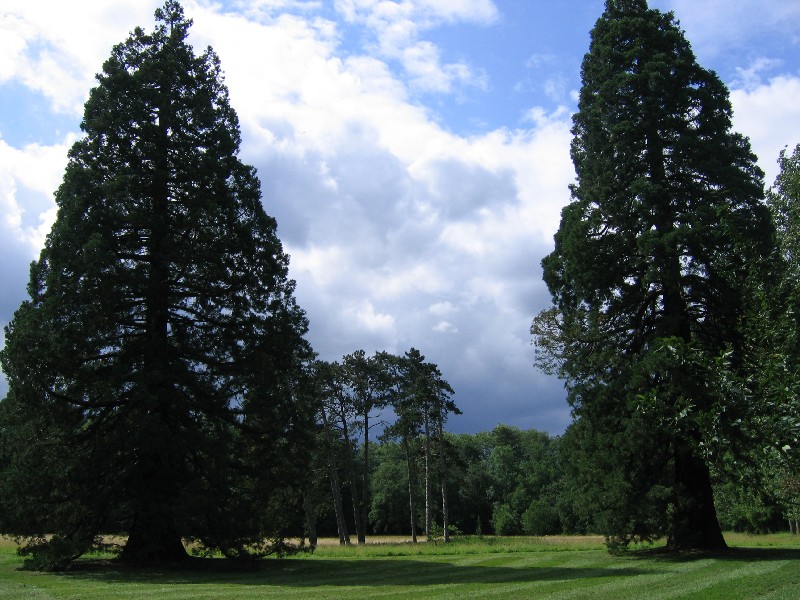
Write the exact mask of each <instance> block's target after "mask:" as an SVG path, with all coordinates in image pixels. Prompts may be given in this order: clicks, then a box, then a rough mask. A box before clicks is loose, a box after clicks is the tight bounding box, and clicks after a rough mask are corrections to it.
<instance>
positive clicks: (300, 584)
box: [59, 559, 658, 588]
mask: <svg viewBox="0 0 800 600" xmlns="http://www.w3.org/2000/svg"><path fill="white" fill-rule="evenodd" d="M200 560H203V559H194V560H192V561H190V564H189V565H188V566H187V565H183V566H178V567H174V568H170V569H159V568H157V567H128V566H123V565H120V564H119V563H114V562H113V561H112V562H106V563H97V562H96V563H92V562H86V563H84V564H82V565H81V564H79V565H76V566H75V568H73V569H72V570H70V571H67V572H62V573H60V574H59V575H60V576H62V577H65V578H72V579H76V580H91V581H96V582H106V583H152V584H183V585H199V584H225V585H237V584H238V585H270V586H283V587H295V588H313V587H321V586H334V587H362V586H367V587H380V586H409V587H414V586H431V585H445V584H453V583H459V584H462V583H467V584H469V583H515V582H518V583H530V582H536V581H542V582H547V581H570V580H576V579H589V578H600V577H609V578H612V577H613V578H619V577H636V576H641V575H648V574H654V573H657V572H658V571H655V570H649V569H643V568H629V567H617V568H603V567H598V568H592V567H541V566H527V567H503V566H478V565H465V566H461V565H453V564H450V563H446V562H428V561H419V560H397V559H383V560H375V559H355V560H348V559H344V560H340V559H324V560H280V559H274V560H273V559H269V560H264V561H260V562H258V563H256V564H255V565H251V566H249V567H248V568H243V567H242V566H236V565H231V564H230V563H226V561H224V560H222V559H205V561H204V562H199V561H200Z"/></svg>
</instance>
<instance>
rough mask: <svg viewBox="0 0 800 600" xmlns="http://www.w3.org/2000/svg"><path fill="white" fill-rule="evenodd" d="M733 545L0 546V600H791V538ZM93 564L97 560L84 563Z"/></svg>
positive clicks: (798, 575) (575, 541) (496, 541)
mask: <svg viewBox="0 0 800 600" xmlns="http://www.w3.org/2000/svg"><path fill="white" fill-rule="evenodd" d="M726 539H727V540H728V543H729V544H730V545H731V546H732V547H733V548H732V550H730V551H729V552H726V553H720V554H707V555H706V554H698V555H692V556H679V557H676V556H671V555H666V554H660V553H658V552H655V551H647V550H644V551H637V552H631V553H629V554H627V555H625V556H611V555H609V554H608V553H607V552H606V550H605V549H604V547H603V545H602V540H600V539H599V538H570V537H559V538H491V537H487V538H482V539H477V538H468V539H459V540H456V541H455V542H454V543H452V544H450V545H444V544H418V545H417V546H413V545H411V544H392V543H381V544H371V545H368V546H366V547H361V548H358V547H356V548H339V547H338V546H328V545H326V546H320V547H319V548H318V549H317V551H316V552H315V553H314V554H313V555H304V556H300V557H294V558H287V559H267V560H264V561H262V562H260V563H259V566H258V568H256V569H252V570H247V571H244V570H237V569H233V568H231V566H230V564H229V563H227V562H226V561H223V560H213V561H204V562H203V561H200V563H201V564H200V566H197V565H195V568H194V569H193V570H184V571H164V570H160V569H155V568H147V569H131V568H125V569H121V568H119V567H118V566H117V565H114V564H113V563H106V564H98V563H97V562H94V563H89V564H86V563H79V564H78V565H77V567H76V568H75V569H74V570H72V571H69V572H65V573H35V572H28V571H20V570H18V567H19V566H20V564H21V560H20V559H19V558H18V557H17V555H16V553H15V551H14V548H13V546H12V545H11V544H8V543H6V544H0V598H3V599H4V600H6V599H8V600H11V599H16V598H70V599H78V598H80V599H81V600H89V599H94V598H96V599H105V598H131V599H133V598H137V599H138V598H148V599H149V598H163V599H165V600H177V599H179V598H187V599H188V598H192V599H194V598H219V599H229V598H230V599H235V598H248V599H251V598H298V599H299V598H388V599H391V598H459V599H462V598H484V597H495V598H592V599H603V598H608V599H611V598H615V599H616V598H647V599H651V598H653V599H655V598H720V599H722V598H724V599H730V598H748V599H749V598H774V599H778V598H785V599H787V600H788V599H792V600H794V599H797V598H800V538H798V537H797V536H790V535H788V534H782V535H770V536H742V535H735V534H731V535H728V536H726ZM95 558H96V557H95Z"/></svg>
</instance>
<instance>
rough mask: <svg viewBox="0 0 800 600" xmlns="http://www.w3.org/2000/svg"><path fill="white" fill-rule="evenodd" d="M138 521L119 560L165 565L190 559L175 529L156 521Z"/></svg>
mask: <svg viewBox="0 0 800 600" xmlns="http://www.w3.org/2000/svg"><path fill="white" fill-rule="evenodd" d="M141 521H142V519H137V524H135V525H134V526H133V527H132V528H131V531H130V534H129V535H128V541H127V543H126V544H125V547H124V548H123V549H122V553H121V554H120V556H119V558H120V560H121V561H122V562H127V563H136V564H155V563H157V564H165V563H179V562H184V561H186V560H187V559H188V558H189V555H188V554H187V552H186V548H184V547H183V542H182V541H181V537H180V536H179V535H178V534H177V532H176V531H175V528H174V527H172V526H170V525H166V524H163V522H162V523H158V522H157V521H155V520H147V521H146V522H145V523H142V522H141Z"/></svg>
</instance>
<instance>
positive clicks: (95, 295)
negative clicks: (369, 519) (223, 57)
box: [0, 0, 313, 567]
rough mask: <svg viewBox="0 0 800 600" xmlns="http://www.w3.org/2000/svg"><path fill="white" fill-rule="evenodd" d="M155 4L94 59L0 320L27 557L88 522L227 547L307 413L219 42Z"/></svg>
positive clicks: (299, 346) (9, 451)
mask: <svg viewBox="0 0 800 600" xmlns="http://www.w3.org/2000/svg"><path fill="white" fill-rule="evenodd" d="M156 21H157V25H156V28H155V30H154V31H153V33H145V32H144V31H143V30H142V29H141V28H137V29H135V30H134V31H133V32H132V33H131V35H130V37H129V38H128V39H127V40H126V41H125V42H123V43H121V44H119V45H117V46H115V47H114V49H113V51H112V54H111V57H110V58H109V59H108V60H107V62H106V63H105V64H104V65H103V71H102V73H101V74H99V75H98V76H97V79H98V85H97V87H95V88H94V89H93V90H92V91H91V94H90V97H89V100H88V101H87V103H86V106H85V113H84V119H83V122H82V123H81V127H82V129H83V131H84V132H85V135H84V136H83V138H82V139H80V140H79V141H78V142H76V143H75V145H74V146H73V147H72V149H71V150H70V152H69V164H68V166H67V168H66V172H65V174H64V178H63V183H62V184H61V186H60V187H59V189H58V191H57V193H56V202H57V205H58V216H57V219H56V222H55V224H54V226H53V229H52V231H51V233H50V234H49V236H48V238H47V241H46V245H45V248H44V249H43V250H42V252H41V256H40V258H39V260H38V261H37V262H35V263H34V264H33V265H32V267H31V278H30V284H29V294H30V299H29V300H28V301H26V302H24V303H23V304H22V306H21V307H20V308H19V310H18V311H17V312H16V314H15V316H14V318H13V321H12V322H11V324H10V325H9V326H8V327H7V329H6V344H5V348H4V349H3V351H2V366H3V370H4V371H5V373H6V375H7V377H8V380H9V392H8V396H7V397H6V399H5V400H4V401H3V402H2V403H0V407H1V408H0V438H1V439H0V446H2V447H3V450H2V452H3V456H2V459H3V460H2V465H0V494H1V495H0V503H1V504H2V506H0V508H2V512H3V517H1V518H0V519H2V520H3V525H4V530H5V531H7V532H16V533H18V534H24V535H25V536H28V542H27V546H26V548H27V551H28V552H31V553H33V554H34V557H35V558H36V559H37V560H38V563H37V564H39V565H40V566H42V565H43V566H50V567H59V566H63V565H65V564H66V563H67V562H69V561H70V560H71V559H73V558H75V557H77V556H79V555H80V554H82V553H84V552H86V551H87V550H89V549H90V548H92V547H94V546H96V544H97V543H98V539H99V538H98V534H99V533H101V532H103V531H122V532H125V533H127V534H128V538H127V543H126V545H125V547H124V549H123V550H122V557H123V558H125V559H129V560H133V561H172V560H178V559H182V558H183V557H185V556H186V552H185V550H184V546H183V545H182V542H181V540H182V539H194V540H197V541H198V542H199V543H201V544H204V545H205V546H206V547H207V548H209V549H215V548H216V549H220V550H222V551H223V552H224V553H225V554H226V555H228V556H241V555H243V554H244V553H245V547H246V546H247V545H248V544H250V543H254V542H256V541H257V540H258V541H261V540H263V539H264V538H265V537H266V536H267V535H270V531H268V530H267V529H266V528H267V527H269V524H271V523H279V522H280V518H279V517H278V516H276V515H270V516H267V515H265V514H264V511H266V507H267V506H268V505H269V503H270V498H271V493H270V491H269V490H271V489H272V490H276V489H279V488H280V487H281V485H280V480H281V478H285V479H286V480H290V479H291V477H292V474H293V473H294V472H295V471H296V470H297V469H295V467H294V466H293V461H298V460H300V459H301V458H302V455H303V453H302V452H301V451H300V448H299V446H300V444H301V442H302V440H303V439H304V437H303V431H304V427H305V426H306V424H308V423H309V421H310V419H311V418H313V413H310V411H308V410H306V409H305V408H304V407H303V406H302V405H301V404H300V403H299V402H297V401H296V394H295V393H294V391H293V390H294V388H295V387H296V383H297V379H298V378H299V377H300V375H299V373H300V369H299V365H300V363H301V361H302V360H304V359H305V358H306V357H307V356H308V354H309V348H308V346H307V343H306V342H305V341H304V340H303V338H302V336H303V335H304V333H305V331H306V329H307V323H306V319H305V316H304V313H303V312H302V311H301V310H300V309H299V308H298V307H297V305H296V304H295V301H294V299H293V287H294V283H293V282H292V281H291V280H289V279H288V257H287V255H286V254H285V253H284V252H283V250H282V247H281V243H280V241H279V239H278V238H277V235H276V223H275V221H274V219H272V218H271V217H269V216H268V215H267V214H266V213H265V212H264V209H263V207H262V205H261V201H260V184H259V181H258V178H257V177H256V173H255V169H254V168H253V167H250V166H248V165H245V164H243V163H242V162H241V161H240V160H239V158H238V157H237V153H238V149H239V144H240V133H239V126H238V121H237V117H236V114H235V112H234V110H233V109H232V108H231V105H230V102H229V97H228V91H227V89H226V87H225V85H224V84H223V77H222V73H221V70H220V63H219V60H218V58H217V56H216V55H215V54H214V52H213V50H211V49H210V48H209V49H207V50H206V51H205V52H203V53H202V54H200V55H199V56H196V55H195V54H194V52H193V50H192V48H191V46H189V45H188V43H187V36H188V31H189V28H190V26H191V20H188V19H186V18H185V17H184V14H183V10H182V8H181V6H180V5H179V4H178V3H177V2H176V1H174V0H168V1H167V2H166V4H165V5H164V7H163V8H162V9H159V10H157V11H156ZM275 493H277V492H275ZM273 495H274V494H273ZM46 533H49V534H54V535H53V536H52V538H48V539H46V538H45V537H44V534H46Z"/></svg>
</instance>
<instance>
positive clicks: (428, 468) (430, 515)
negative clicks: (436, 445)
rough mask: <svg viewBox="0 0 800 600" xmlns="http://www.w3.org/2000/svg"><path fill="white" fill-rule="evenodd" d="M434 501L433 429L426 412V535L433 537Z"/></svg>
mask: <svg viewBox="0 0 800 600" xmlns="http://www.w3.org/2000/svg"><path fill="white" fill-rule="evenodd" d="M432 520H433V501H432V498H431V431H430V416H429V415H428V414H427V412H426V414H425V537H427V538H428V539H429V540H430V538H431V521H432Z"/></svg>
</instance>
